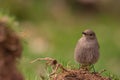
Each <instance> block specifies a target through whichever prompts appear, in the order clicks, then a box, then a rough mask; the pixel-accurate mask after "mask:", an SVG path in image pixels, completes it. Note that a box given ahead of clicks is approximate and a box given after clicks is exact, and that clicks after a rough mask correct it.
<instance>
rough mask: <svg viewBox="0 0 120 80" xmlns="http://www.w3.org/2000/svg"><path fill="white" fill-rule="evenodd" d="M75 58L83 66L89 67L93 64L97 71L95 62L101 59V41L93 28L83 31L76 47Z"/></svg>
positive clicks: (84, 67)
mask: <svg viewBox="0 0 120 80" xmlns="http://www.w3.org/2000/svg"><path fill="white" fill-rule="evenodd" d="M74 58H75V60H76V62H78V63H79V64H81V68H83V69H88V67H90V66H91V65H92V66H93V70H94V72H95V69H94V64H95V63H96V62H97V61H98V59H99V43H98V40H97V37H96V34H95V32H94V31H93V30H91V29H86V30H85V31H83V32H82V37H81V38H80V39H79V40H78V42H77V44H76V47H75V52H74Z"/></svg>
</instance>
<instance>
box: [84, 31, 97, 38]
mask: <svg viewBox="0 0 120 80" xmlns="http://www.w3.org/2000/svg"><path fill="white" fill-rule="evenodd" d="M82 35H83V37H86V38H88V39H95V38H96V35H95V32H94V31H92V30H91V29H87V30H85V31H83V32H82Z"/></svg>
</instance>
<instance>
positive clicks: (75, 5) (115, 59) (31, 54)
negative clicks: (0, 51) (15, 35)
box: [0, 0, 120, 80]
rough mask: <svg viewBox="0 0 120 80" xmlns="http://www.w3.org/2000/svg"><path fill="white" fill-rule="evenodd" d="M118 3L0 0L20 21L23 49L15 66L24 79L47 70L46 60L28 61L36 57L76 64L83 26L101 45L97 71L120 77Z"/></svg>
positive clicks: (108, 0)
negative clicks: (76, 50) (91, 30)
mask: <svg viewBox="0 0 120 80" xmlns="http://www.w3.org/2000/svg"><path fill="white" fill-rule="evenodd" d="M119 5H120V1H119V0H105V1H104V0H0V11H4V12H6V13H8V14H9V15H10V16H14V17H15V18H16V20H17V21H18V22H19V23H20V27H19V28H20V31H21V32H20V33H19V35H20V36H21V37H22V38H23V40H24V41H23V45H24V51H23V56H22V59H21V63H20V65H19V66H18V67H19V68H20V70H21V72H22V73H23V74H24V76H25V80H40V79H39V76H40V75H43V76H44V75H45V74H47V73H48V72H46V70H44V68H43V67H44V66H43V64H45V62H43V61H42V62H36V63H33V64H30V63H29V62H30V61H32V60H34V59H36V58H41V57H42V58H43V57H52V58H55V59H57V60H58V61H59V62H60V63H62V64H63V65H64V66H67V65H73V66H76V67H78V65H77V63H76V62H75V61H74V48H75V46H76V43H77V41H78V39H79V38H80V37H81V32H82V31H83V30H85V29H93V30H94V31H95V32H96V34H97V38H98V41H99V44H100V59H99V61H98V62H97V63H96V65H95V68H96V70H97V71H100V70H102V69H106V70H107V72H106V73H105V74H106V75H109V73H112V74H115V75H118V76H120V62H119V61H120V27H119V26H120V22H119V20H120V19H119V18H120V15H119V14H120V8H119V7H120V6H119ZM43 73H45V74H43Z"/></svg>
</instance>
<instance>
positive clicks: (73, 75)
mask: <svg viewBox="0 0 120 80" xmlns="http://www.w3.org/2000/svg"><path fill="white" fill-rule="evenodd" d="M53 80H111V79H110V78H108V77H103V76H101V74H100V73H98V72H96V73H91V72H90V71H88V70H84V69H80V70H69V71H67V72H62V73H60V74H58V75H57V76H56V77H54V78H53Z"/></svg>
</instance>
